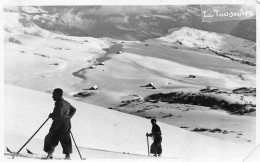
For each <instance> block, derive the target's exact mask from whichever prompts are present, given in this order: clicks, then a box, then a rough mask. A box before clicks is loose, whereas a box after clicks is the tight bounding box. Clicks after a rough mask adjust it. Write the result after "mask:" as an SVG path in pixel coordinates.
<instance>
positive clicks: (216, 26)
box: [41, 5, 239, 40]
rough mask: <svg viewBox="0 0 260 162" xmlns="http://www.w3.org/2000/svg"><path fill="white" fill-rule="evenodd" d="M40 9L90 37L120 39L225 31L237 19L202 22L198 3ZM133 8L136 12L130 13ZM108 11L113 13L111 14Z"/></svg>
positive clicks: (235, 22) (229, 28)
mask: <svg viewBox="0 0 260 162" xmlns="http://www.w3.org/2000/svg"><path fill="white" fill-rule="evenodd" d="M41 8H42V9H44V10H46V11H48V12H50V13H52V14H59V15H60V16H62V17H64V18H66V19H67V20H69V21H70V22H71V25H72V26H74V27H76V28H79V29H81V30H83V31H85V32H86V33H88V34H89V36H92V37H111V38H114V39H123V40H146V39H151V38H158V37H162V36H165V35H166V34H168V30H169V29H171V28H181V27H184V26H188V27H191V28H196V29H200V30H205V31H214V32H218V33H226V34H227V33H229V32H230V31H231V30H233V29H234V28H235V27H236V25H237V23H238V22H239V21H222V22H212V23H205V22H202V20H201V11H200V6H199V5H186V6H170V5H169V6H161V8H162V9H153V7H151V6H143V7H141V6H41ZM150 8H152V9H150ZM154 8H160V7H158V6H156V7H154ZM124 9H125V10H126V11H124ZM132 10H133V11H136V12H135V13H132V12H130V13H129V11H132ZM117 11H118V12H117ZM120 11H122V12H120ZM111 12H112V13H113V14H110V13H111ZM106 13H108V14H106Z"/></svg>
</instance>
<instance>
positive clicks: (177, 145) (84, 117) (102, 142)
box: [4, 85, 251, 161]
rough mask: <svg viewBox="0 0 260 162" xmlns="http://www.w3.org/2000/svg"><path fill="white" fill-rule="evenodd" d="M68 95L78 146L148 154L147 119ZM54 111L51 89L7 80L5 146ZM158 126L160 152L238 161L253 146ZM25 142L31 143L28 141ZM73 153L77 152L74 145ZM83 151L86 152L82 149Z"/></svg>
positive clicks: (39, 148)
mask: <svg viewBox="0 0 260 162" xmlns="http://www.w3.org/2000/svg"><path fill="white" fill-rule="evenodd" d="M66 100H69V101H70V103H71V104H72V105H74V106H75V107H76V108H77V112H76V114H75V115H74V117H73V118H72V132H73V135H74V136H75V138H76V140H77V141H76V142H77V144H78V146H80V147H88V148H97V149H103V150H109V151H116V152H129V153H135V154H141V155H147V143H146V137H145V134H146V132H150V129H151V124H150V121H149V120H147V119H145V118H140V117H137V116H133V115H129V114H125V113H121V112H118V111H113V110H109V109H105V108H102V107H98V106H94V105H90V104H86V103H82V102H78V101H75V100H71V99H66ZM14 101H15V102H14ZM52 110H53V100H52V98H51V94H47V93H43V92H38V91H34V90H29V89H25V88H19V87H15V86H10V85H5V111H4V113H5V114H4V116H5V119H4V129H5V130H4V133H5V135H4V138H5V146H6V147H7V146H8V147H9V148H12V149H13V150H18V149H19V147H20V146H22V145H23V144H24V140H23V139H21V137H28V138H29V137H30V136H31V135H32V133H33V132H35V130H36V129H37V128H38V127H39V126H40V125H41V124H42V122H43V121H45V120H46V119H47V117H48V114H49V113H50V112H52ZM50 124H51V121H48V122H47V124H46V125H44V127H43V128H42V129H41V131H40V132H39V133H38V134H37V135H36V136H35V137H34V139H32V141H34V140H38V141H39V142H42V143H41V144H38V145H34V147H33V149H32V150H34V151H37V153H38V154H43V151H42V145H43V139H44V136H45V135H46V134H47V132H48V129H49V127H50ZM159 125H160V127H161V130H162V134H163V142H162V146H163V157H171V158H178V159H198V158H199V159H209V158H210V159H212V158H213V159H218V161H223V160H228V159H229V160H231V159H232V160H234V159H235V160H236V161H241V160H242V159H243V158H244V157H245V156H246V155H247V154H248V152H249V150H250V149H251V148H250V146H248V145H247V144H244V145H243V147H238V145H236V144H235V143H229V142H226V141H222V140H217V139H214V138H211V137H207V136H203V135H200V134H197V133H194V132H190V131H186V130H183V129H181V128H177V127H174V126H170V125H168V124H163V123H160V122H159ZM19 138H20V139H19ZM32 143H33V142H32ZM150 143H151V139H150ZM28 146H30V148H31V147H32V146H31V145H30V144H29V145H28ZM239 146H241V145H239ZM59 147H60V146H59ZM56 152H57V151H56ZM73 154H77V152H76V150H74V153H73ZM83 156H85V157H87V155H85V154H83Z"/></svg>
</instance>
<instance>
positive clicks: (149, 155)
mask: <svg viewBox="0 0 260 162" xmlns="http://www.w3.org/2000/svg"><path fill="white" fill-rule="evenodd" d="M147 134H148V133H146V138H147V148H148V156H150V151H149V139H148V135H147Z"/></svg>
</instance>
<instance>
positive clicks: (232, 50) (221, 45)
mask: <svg viewBox="0 0 260 162" xmlns="http://www.w3.org/2000/svg"><path fill="white" fill-rule="evenodd" d="M158 39H159V40H162V41H165V42H169V43H174V44H180V45H184V46H188V47H195V48H204V49H208V50H211V51H214V52H216V53H217V54H222V55H225V56H228V57H230V58H235V59H242V60H246V61H250V62H253V63H255V61H256V60H255V59H256V44H255V43H254V42H251V41H249V40H245V39H241V38H237V37H234V36H230V35H226V34H219V33H214V32H207V31H202V30H198V29H193V28H188V27H183V28H181V29H179V30H176V31H173V32H172V33H171V34H170V35H167V36H165V37H161V38H158Z"/></svg>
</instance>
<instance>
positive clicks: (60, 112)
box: [49, 98, 76, 132]
mask: <svg viewBox="0 0 260 162" xmlns="http://www.w3.org/2000/svg"><path fill="white" fill-rule="evenodd" d="M75 112H76V109H75V108H74V107H73V106H72V105H71V104H70V103H69V102H67V101H65V100H64V99H63V98H62V99H61V100H60V101H56V102H55V107H54V110H53V112H52V113H51V114H50V116H49V117H50V118H52V120H53V123H52V126H51V129H50V131H54V132H55V130H56V129H58V128H59V127H61V126H62V127H64V125H66V127H69V129H70V118H72V116H73V115H74V114H75Z"/></svg>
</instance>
